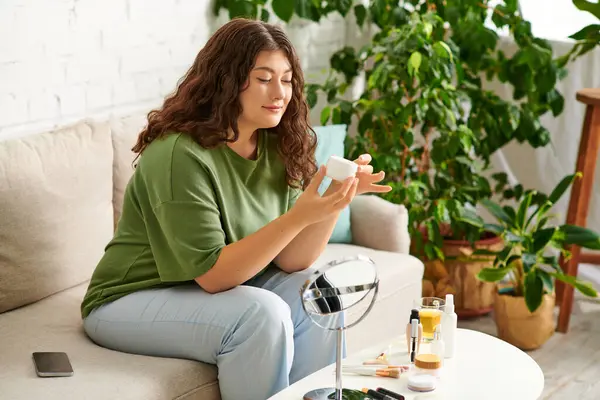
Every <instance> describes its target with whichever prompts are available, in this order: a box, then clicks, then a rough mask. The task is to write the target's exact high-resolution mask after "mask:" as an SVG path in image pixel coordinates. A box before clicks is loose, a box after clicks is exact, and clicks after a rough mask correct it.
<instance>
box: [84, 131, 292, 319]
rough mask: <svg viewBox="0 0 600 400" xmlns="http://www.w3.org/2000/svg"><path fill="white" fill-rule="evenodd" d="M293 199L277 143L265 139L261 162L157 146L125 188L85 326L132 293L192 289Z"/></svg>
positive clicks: (185, 143) (170, 141) (170, 142)
mask: <svg viewBox="0 0 600 400" xmlns="http://www.w3.org/2000/svg"><path fill="white" fill-rule="evenodd" d="M294 193H297V191H296V190H294V189H292V188H290V187H289V186H288V185H287V183H286V180H285V167H284V165H283V162H282V160H281V158H280V157H279V154H278V153H277V148H276V137H275V136H274V135H273V134H270V133H268V132H266V131H261V132H260V133H259V137H258V153H257V158H256V160H249V159H246V158H244V157H242V156H240V155H238V154H237V153H236V152H234V151H233V150H232V149H230V148H229V147H228V146H226V145H225V144H223V145H221V146H219V147H218V148H215V149H204V148H202V147H201V146H200V145H199V144H197V143H196V142H195V141H194V140H193V139H192V138H191V137H190V136H188V135H183V134H171V135H168V136H167V137H165V138H163V139H158V140H155V141H153V142H152V143H151V144H150V145H149V146H148V147H147V148H146V150H144V153H143V155H142V156H141V157H140V159H139V163H138V165H137V167H136V170H135V172H134V174H133V176H132V178H131V179H130V181H129V183H128V185H127V189H126V191H125V196H124V201H123V213H122V216H121V219H120V221H119V223H118V226H117V229H116V231H115V234H114V237H113V239H112V240H111V241H110V242H109V243H108V245H107V246H106V249H105V253H104V256H103V257H102V259H101V260H100V262H99V264H98V266H97V267H96V269H95V271H94V273H93V275H92V278H91V281H90V284H89V287H88V291H87V293H86V295H85V297H84V299H83V302H82V305H81V312H82V316H83V318H85V317H86V316H87V315H88V314H89V313H90V312H91V311H92V310H93V309H94V308H96V307H97V306H99V305H101V304H103V303H106V302H109V301H113V300H116V299H118V298H120V297H122V296H125V295H127V294H129V293H132V292H135V291H138V290H141V289H147V288H156V287H166V286H172V285H176V284H181V283H185V282H189V281H192V280H193V279H194V278H197V277H198V276H200V275H202V274H203V273H205V272H206V271H208V270H209V269H210V268H211V267H212V266H213V265H214V264H215V262H216V260H217V258H218V257H219V254H220V252H221V250H222V249H223V247H225V246H226V245H227V244H230V243H233V242H235V241H238V240H240V239H242V238H244V237H245V236H248V235H249V234H252V233H253V232H256V231H257V230H258V229H260V228H262V227H263V226H264V225H266V224H267V223H269V222H270V221H272V220H274V219H276V218H278V217H279V216H281V215H282V214H284V213H285V212H287V211H288V209H289V207H290V206H291V204H292V202H293V198H292V197H294ZM265 267H266V266H265Z"/></svg>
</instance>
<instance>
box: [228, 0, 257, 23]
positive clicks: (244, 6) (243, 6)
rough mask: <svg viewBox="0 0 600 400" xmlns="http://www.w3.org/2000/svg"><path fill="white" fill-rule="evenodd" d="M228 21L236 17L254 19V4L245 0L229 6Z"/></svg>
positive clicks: (255, 9) (239, 0)
mask: <svg viewBox="0 0 600 400" xmlns="http://www.w3.org/2000/svg"><path fill="white" fill-rule="evenodd" d="M228 9H229V19H234V18H237V17H244V18H252V19H254V18H255V17H256V13H257V11H258V9H257V7H256V5H255V4H253V3H251V2H249V1H247V0H238V1H235V2H233V4H231V5H229V7H228Z"/></svg>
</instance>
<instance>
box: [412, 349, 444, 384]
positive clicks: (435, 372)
mask: <svg viewBox="0 0 600 400" xmlns="http://www.w3.org/2000/svg"><path fill="white" fill-rule="evenodd" d="M414 372H415V375H431V376H434V377H436V378H438V377H440V376H441V373H442V360H440V358H439V357H438V356H437V355H436V354H429V353H428V354H425V353H423V354H419V355H418V356H417V358H415V367H414Z"/></svg>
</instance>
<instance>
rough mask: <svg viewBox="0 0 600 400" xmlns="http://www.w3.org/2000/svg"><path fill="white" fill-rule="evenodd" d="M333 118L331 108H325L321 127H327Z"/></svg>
mask: <svg viewBox="0 0 600 400" xmlns="http://www.w3.org/2000/svg"><path fill="white" fill-rule="evenodd" d="M330 116H331V107H327V106H326V107H323V110H322V111H321V125H327V122H328V121H329V117H330Z"/></svg>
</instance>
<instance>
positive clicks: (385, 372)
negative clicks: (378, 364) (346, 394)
mask: <svg viewBox="0 0 600 400" xmlns="http://www.w3.org/2000/svg"><path fill="white" fill-rule="evenodd" d="M342 373H344V374H353V375H363V376H381V377H385V378H396V379H398V378H400V375H401V374H402V371H401V370H399V369H396V368H390V369H383V368H382V369H372V368H342Z"/></svg>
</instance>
